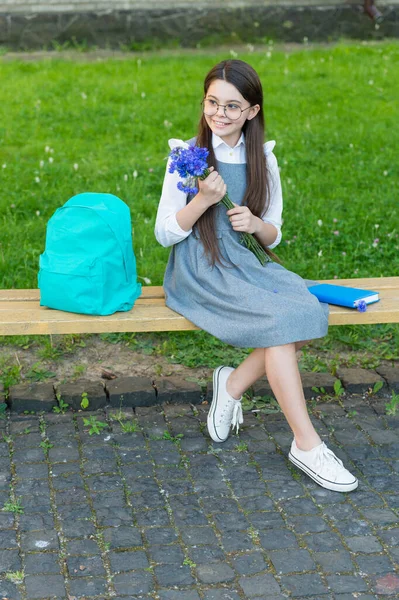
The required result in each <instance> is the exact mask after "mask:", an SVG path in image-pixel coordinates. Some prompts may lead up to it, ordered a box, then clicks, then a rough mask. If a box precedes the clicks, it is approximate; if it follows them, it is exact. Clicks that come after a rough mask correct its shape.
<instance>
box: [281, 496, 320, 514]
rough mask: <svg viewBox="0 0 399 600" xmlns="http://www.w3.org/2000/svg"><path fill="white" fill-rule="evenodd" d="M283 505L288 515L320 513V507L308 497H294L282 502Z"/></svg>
mask: <svg viewBox="0 0 399 600" xmlns="http://www.w3.org/2000/svg"><path fill="white" fill-rule="evenodd" d="M280 505H281V507H282V508H283V510H284V511H285V512H286V513H287V514H288V515H310V514H319V509H318V508H317V506H315V504H314V503H313V502H312V501H311V500H308V499H307V498H292V499H290V500H285V501H283V502H280Z"/></svg>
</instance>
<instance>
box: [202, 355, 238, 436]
mask: <svg viewBox="0 0 399 600" xmlns="http://www.w3.org/2000/svg"><path fill="white" fill-rule="evenodd" d="M232 371H234V369H233V368H231V367H218V368H217V369H215V370H214V372H213V398H212V404H211V407H210V409H209V412H208V431H209V435H210V436H211V438H212V439H213V441H214V442H225V441H226V440H227V438H228V437H229V433H230V427H233V428H234V427H236V428H237V432H238V429H239V424H240V423H243V422H244V418H243V415H242V406H241V398H240V399H239V400H235V399H234V398H233V397H232V396H230V394H229V393H228V392H227V390H226V383H227V379H228V377H229V375H230V373H231V372H232Z"/></svg>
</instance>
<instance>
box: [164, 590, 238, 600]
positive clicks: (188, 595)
mask: <svg viewBox="0 0 399 600" xmlns="http://www.w3.org/2000/svg"><path fill="white" fill-rule="evenodd" d="M158 597H159V600H200V597H199V596H198V592H196V591H195V590H184V591H182V590H158ZM234 600H235V599H234ZM238 600H239V599H238Z"/></svg>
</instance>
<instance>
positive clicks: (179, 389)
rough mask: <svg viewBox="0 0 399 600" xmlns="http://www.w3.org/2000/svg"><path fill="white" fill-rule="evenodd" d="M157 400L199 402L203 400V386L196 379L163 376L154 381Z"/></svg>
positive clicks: (185, 402)
mask: <svg viewBox="0 0 399 600" xmlns="http://www.w3.org/2000/svg"><path fill="white" fill-rule="evenodd" d="M154 385H155V389H156V391H157V401H158V402H161V403H164V402H173V403H183V404H198V403H199V402H201V400H202V396H203V394H202V389H201V386H200V385H199V384H198V383H196V382H194V381H186V380H184V379H183V378H182V377H177V376H175V377H162V378H157V379H155V381H154Z"/></svg>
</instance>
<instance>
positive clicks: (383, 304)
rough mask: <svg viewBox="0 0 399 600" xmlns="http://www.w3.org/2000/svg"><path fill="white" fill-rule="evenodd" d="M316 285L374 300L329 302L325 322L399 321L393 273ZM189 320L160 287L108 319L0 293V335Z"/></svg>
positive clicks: (21, 293) (124, 328) (26, 293)
mask: <svg viewBox="0 0 399 600" xmlns="http://www.w3.org/2000/svg"><path fill="white" fill-rule="evenodd" d="M321 283H334V284H337V285H344V286H353V287H359V288H363V289H370V290H375V291H378V292H379V293H380V302H377V303H376V304H372V305H370V306H369V307H368V308H367V311H366V312H364V313H361V312H359V311H357V310H354V309H346V308H341V307H338V306H331V311H330V319H329V323H330V325H358V324H359V325H360V324H375V323H399V277H381V278H374V279H372V278H370V279H341V280H337V279H333V280H328V281H325V282H321ZM193 329H198V327H196V326H195V325H193V323H191V322H190V321H187V319H185V318H184V317H182V316H180V315H179V314H177V313H175V312H174V311H173V310H170V309H169V308H167V307H166V306H165V298H164V292H163V288H162V287H161V286H159V287H156V286H154V287H143V292H142V295H141V297H140V298H139V299H138V300H137V301H136V303H135V305H134V307H133V309H132V310H131V311H129V312H118V313H115V314H113V315H110V316H108V317H99V316H88V315H78V314H74V313H67V312H62V311H57V310H50V309H47V308H43V307H40V306H39V290H17V289H15V290H1V291H0V335H47V334H63V333H111V332H113V333H115V332H128V331H136V332H146V331H148V332H149V331H189V330H193Z"/></svg>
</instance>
